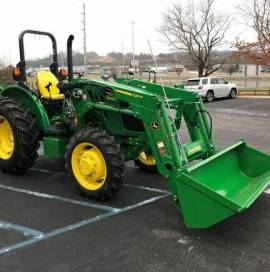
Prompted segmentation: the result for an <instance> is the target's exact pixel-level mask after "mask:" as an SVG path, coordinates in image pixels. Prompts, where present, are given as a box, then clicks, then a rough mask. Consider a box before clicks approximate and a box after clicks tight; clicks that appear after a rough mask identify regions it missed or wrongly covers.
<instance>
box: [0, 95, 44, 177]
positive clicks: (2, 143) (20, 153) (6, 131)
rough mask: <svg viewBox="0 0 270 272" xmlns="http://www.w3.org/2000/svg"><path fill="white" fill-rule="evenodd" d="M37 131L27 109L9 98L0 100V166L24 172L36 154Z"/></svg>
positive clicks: (37, 145)
mask: <svg viewBox="0 0 270 272" xmlns="http://www.w3.org/2000/svg"><path fill="white" fill-rule="evenodd" d="M38 148H39V132H38V130H37V128H36V127H35V120H34V119H33V117H32V115H31V114H30V112H29V111H27V110H25V109H24V108H23V107H22V106H21V105H20V104H19V103H18V102H16V101H15V100H12V99H10V98H4V99H2V100H0V168H1V169H2V171H4V172H6V173H10V174H21V173H24V172H25V171H26V170H27V169H28V168H30V167H32V166H33V164H34V163H35V160H36V158H37V156H38V154H37V150H38Z"/></svg>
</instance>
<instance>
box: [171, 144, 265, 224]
mask: <svg viewBox="0 0 270 272" xmlns="http://www.w3.org/2000/svg"><path fill="white" fill-rule="evenodd" d="M176 179H177V180H176V185H177V190H178V195H179V204H180V209H181V212H182V214H183V218H184V221H185V224H186V225H187V226H188V227H190V228H207V227H210V226H212V225H214V224H216V223H218V222H220V221H222V220H224V219H225V218H228V217H230V216H232V215H233V214H235V213H237V212H241V211H243V210H245V209H246V208H248V207H249V206H250V205H251V204H252V203H253V202H254V201H255V200H256V199H257V198H258V197H259V195H260V194H261V193H262V192H263V191H264V190H265V189H266V187H267V186H268V185H269V184H270V156H269V155H267V154H264V153H262V152H260V151H257V150H256V149H254V148H252V147H250V146H248V145H247V144H246V143H245V142H244V141H240V142H238V143H236V144H234V145H232V146H231V147H228V148H226V149H224V150H223V151H220V152H218V153H216V154H215V155H213V156H211V157H209V158H208V159H206V160H204V161H202V162H200V163H198V164H196V165H194V166H191V167H189V168H187V169H186V171H183V172H181V173H180V174H179V175H178V176H177V177H176Z"/></svg>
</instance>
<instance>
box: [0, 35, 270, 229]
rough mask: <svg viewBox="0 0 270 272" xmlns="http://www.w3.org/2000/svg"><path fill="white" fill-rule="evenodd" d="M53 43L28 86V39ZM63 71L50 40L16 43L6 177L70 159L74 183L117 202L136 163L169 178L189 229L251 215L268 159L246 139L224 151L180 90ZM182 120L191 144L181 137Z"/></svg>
mask: <svg viewBox="0 0 270 272" xmlns="http://www.w3.org/2000/svg"><path fill="white" fill-rule="evenodd" d="M26 34H38V35H45V36H48V37H49V38H50V39H51V41H52V49H53V63H52V64H51V66H50V71H40V72H38V73H37V78H36V79H37V88H36V89H32V88H30V87H29V86H28V85H27V78H26V63H25V54H24V36H25V35H26ZM73 39H74V37H73V36H72V35H71V36H70V37H69V38H68V41H67V56H68V73H67V74H66V73H65V72H64V71H63V70H62V71H60V72H59V68H58V60H57V45H56V40H55V38H54V36H53V35H52V34H50V33H46V32H40V31H33V30H26V31H24V32H22V33H21V34H20V36H19V48H20V62H19V63H18V64H17V67H16V68H15V69H14V79H15V80H16V81H18V84H17V85H16V86H9V87H4V88H1V89H0V168H1V169H2V170H3V171H4V172H7V173H10V174H20V173H24V172H25V171H26V170H27V169H29V168H30V167H32V166H33V164H34V163H35V160H36V158H37V151H38V149H39V144H40V142H42V144H43V149H44V154H45V155H47V156H49V157H54V158H61V157H64V158H65V159H66V167H67V170H68V172H69V175H70V179H71V181H72V184H74V185H75V187H77V188H78V189H79V190H80V191H81V192H82V193H83V194H85V195H86V196H89V197H91V198H95V199H99V200H107V199H110V198H111V197H112V196H113V195H115V194H116V193H118V191H119V190H120V188H121V185H122V182H123V176H124V173H125V167H124V163H125V161H129V160H133V161H135V162H136V164H137V165H138V166H139V167H141V168H143V169H147V170H152V171H155V170H156V171H158V172H159V173H160V174H161V175H162V176H164V177H166V178H167V179H168V182H169V187H170V190H171V193H172V198H173V200H174V202H175V204H176V206H177V208H178V209H179V211H180V212H181V214H182V216H183V219H184V222H185V224H186V225H187V226H188V227H190V228H207V227H209V226H211V225H213V224H216V223H217V222H220V221H222V220H224V219H225V218H228V217H230V216H232V215H233V214H235V213H237V212H241V211H243V210H244V209H246V208H248V207H249V206H250V205H251V204H252V203H253V202H254V201H255V200H256V199H257V197H258V196H259V195H260V194H261V193H262V192H263V191H264V190H265V188H266V187H267V186H268V185H269V183H270V156H269V155H268V154H265V153H263V152H260V151H258V150H256V149H254V148H252V147H250V146H248V145H247V144H246V142H245V141H244V140H241V141H239V142H237V143H235V144H233V145H232V146H230V147H228V148H226V149H224V150H221V151H220V150H219V149H218V147H217V146H216V144H215V141H214V137H213V135H212V124H211V123H212V122H211V117H210V115H209V113H208V112H207V111H206V110H205V109H204V105H203V102H202V100H201V98H200V97H199V96H198V95H197V94H195V93H192V92H189V91H185V90H183V89H181V88H171V87H167V86H163V85H159V84H155V83H150V82H146V81H141V80H136V79H125V78H120V79H118V80H116V82H109V81H99V80H88V79H84V78H81V77H79V76H76V78H75V75H74V73H73V68H72V41H73ZM183 120H184V121H185V123H186V125H187V129H188V132H189V135H190V140H189V141H188V142H183V141H182V139H181V137H180V136H179V130H181V129H182V123H183Z"/></svg>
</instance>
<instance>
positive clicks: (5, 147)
mask: <svg viewBox="0 0 270 272" xmlns="http://www.w3.org/2000/svg"><path fill="white" fill-rule="evenodd" d="M13 151H14V136H13V132H12V129H11V126H10V124H9V122H8V121H7V119H6V118H4V117H3V116H1V115H0V159H2V160H8V159H9V158H10V157H11V156H12V154H13Z"/></svg>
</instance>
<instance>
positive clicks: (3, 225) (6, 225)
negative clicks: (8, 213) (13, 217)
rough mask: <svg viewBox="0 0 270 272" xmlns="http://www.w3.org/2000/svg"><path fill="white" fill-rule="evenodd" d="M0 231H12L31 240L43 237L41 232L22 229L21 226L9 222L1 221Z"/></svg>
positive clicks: (26, 228)
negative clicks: (31, 238)
mask: <svg viewBox="0 0 270 272" xmlns="http://www.w3.org/2000/svg"><path fill="white" fill-rule="evenodd" d="M0 229H4V230H13V231H16V232H19V233H21V234H23V235H24V236H30V237H33V238H40V237H42V236H43V233H42V232H41V231H38V230H35V229H32V228H28V227H24V226H21V225H17V224H13V223H10V222H6V221H2V220H1V221H0Z"/></svg>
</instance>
